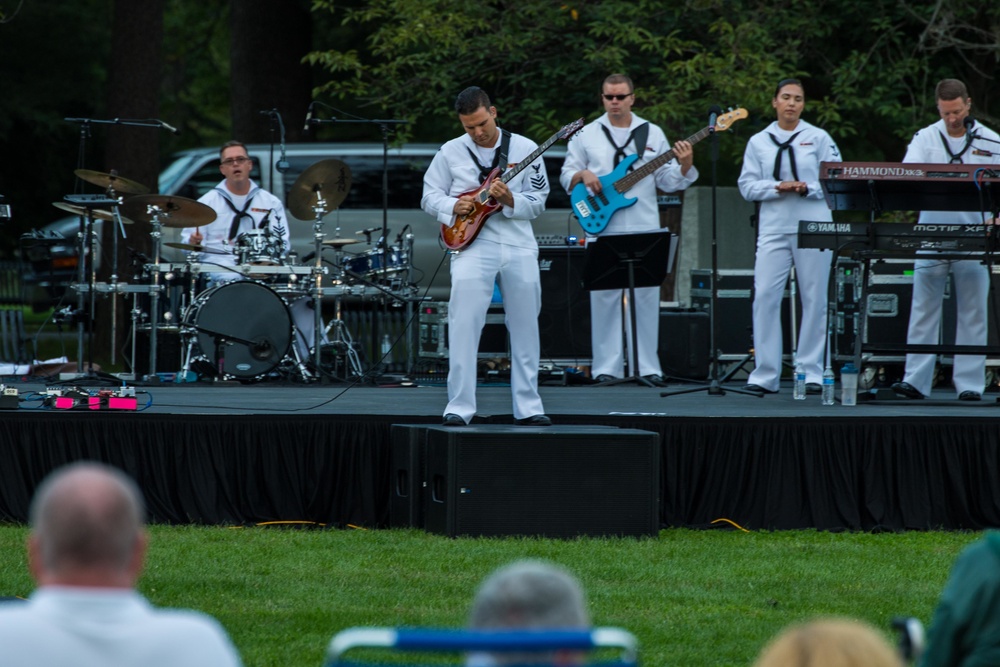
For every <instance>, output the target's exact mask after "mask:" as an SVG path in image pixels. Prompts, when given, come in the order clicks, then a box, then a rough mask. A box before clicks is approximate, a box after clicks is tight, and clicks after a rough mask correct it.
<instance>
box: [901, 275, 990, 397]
mask: <svg viewBox="0 0 1000 667" xmlns="http://www.w3.org/2000/svg"><path fill="white" fill-rule="evenodd" d="M949 271H950V272H951V273H952V274H953V275H954V276H955V279H954V284H955V298H956V299H957V303H956V306H957V310H958V322H957V323H956V328H955V344H956V345H986V341H987V338H986V298H987V294H988V293H989V286H990V277H989V273H988V272H987V271H986V267H985V266H984V265H983V264H982V263H980V262H978V261H975V260H939V259H918V260H916V261H915V262H914V263H913V302H912V305H911V306H910V326H909V329H908V330H907V333H906V342H907V343H914V344H924V345H933V344H936V343H938V342H939V340H940V330H941V303H942V300H943V299H944V288H945V284H946V283H947V280H948V273H949ZM936 359H937V355H934V354H908V355H906V375H905V376H904V377H903V381H904V382H908V383H910V384H911V385H913V386H914V387H915V388H916V389H917V391H919V392H920V393H921V394H923V395H924V396H929V395H930V393H931V384H932V382H933V380H934V362H935V361H936ZM952 382H953V383H954V385H955V393H956V394H961V393H962V392H963V391H975V392H979V393H980V394H981V393H983V388H984V387H985V385H986V356H985V355H979V354H962V355H955V366H954V368H953V371H952Z"/></svg>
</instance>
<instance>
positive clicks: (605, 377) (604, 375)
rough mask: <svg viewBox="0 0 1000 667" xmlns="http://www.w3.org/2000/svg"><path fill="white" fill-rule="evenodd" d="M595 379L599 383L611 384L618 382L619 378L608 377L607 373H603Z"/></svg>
mask: <svg viewBox="0 0 1000 667" xmlns="http://www.w3.org/2000/svg"><path fill="white" fill-rule="evenodd" d="M594 379H595V380H597V381H598V382H611V381H612V380H618V379H619V378H616V377H615V376H614V375H608V374H607V373H601V374H600V375H598V376H597V377H595V378H594Z"/></svg>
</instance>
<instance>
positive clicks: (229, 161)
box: [222, 155, 250, 167]
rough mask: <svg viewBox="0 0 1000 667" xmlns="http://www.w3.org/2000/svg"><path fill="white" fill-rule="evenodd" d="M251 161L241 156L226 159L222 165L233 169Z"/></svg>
mask: <svg viewBox="0 0 1000 667" xmlns="http://www.w3.org/2000/svg"><path fill="white" fill-rule="evenodd" d="M249 161H250V158H248V157H246V156H244V155H241V156H239V157H231V158H226V159H225V160H223V161H222V164H223V165H224V166H226V167H232V166H233V165H234V164H246V163H247V162H249Z"/></svg>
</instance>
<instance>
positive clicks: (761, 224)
mask: <svg viewBox="0 0 1000 667" xmlns="http://www.w3.org/2000/svg"><path fill="white" fill-rule="evenodd" d="M771 106H773V107H774V110H775V112H776V114H777V120H775V121H774V122H772V123H771V124H770V125H768V126H767V128H765V129H764V130H763V131H761V132H758V133H757V134H755V135H753V136H752V137H750V141H749V142H748V143H747V147H746V151H745V152H744V154H743V170H742V172H741V173H740V178H739V181H738V184H739V188H740V194H742V195H743V198H744V199H746V200H747V201H752V202H760V207H759V212H758V215H757V254H756V259H755V261H754V268H753V274H754V276H753V285H754V299H753V346H754V361H755V364H756V365H755V368H754V370H753V372H752V373H750V377H749V379H748V384H747V386H746V387H745V389H747V390H750V391H756V392H759V393H766V394H773V393H775V392H777V391H778V386H779V381H780V380H781V354H782V349H781V343H782V335H781V317H780V316H779V314H780V313H781V309H780V308H781V299H782V296H783V295H784V292H785V283H786V282H787V281H788V274H789V272H790V271H791V268H792V264H793V263H794V265H795V275H796V278H797V280H798V292H799V295H800V297H801V299H802V323H801V324H800V325H799V337H798V350H796V360H797V361H798V362H799V363H801V364H802V366H803V368H804V369H805V372H806V391H807V392H808V393H811V394H818V393H820V391H821V384H820V383H821V382H822V380H823V365H824V360H825V355H826V310H827V302H828V298H827V280H828V278H829V274H830V262H831V261H832V259H833V252H832V251H830V250H818V249H816V248H800V247H799V246H798V231H799V221H800V220H816V221H825V222H829V221H831V220H833V212H832V211H831V210H830V208H829V207H828V206H827V205H826V202H825V200H824V198H823V190H822V188H821V186H820V182H819V163H820V162H840V159H841V158H840V149H838V148H837V144H836V143H834V141H833V139H832V138H831V137H830V135H829V134H827V133H826V131H825V130H822V129H820V128H818V127H816V126H815V125H811V124H809V123H807V122H806V121H804V120H802V118H801V116H802V109H803V108H804V107H805V90H804V88H803V87H802V83H801V82H800V81H799V80H797V79H784V80H782V81H780V82H778V86H777V88H775V91H774V98H773V99H772V100H771Z"/></svg>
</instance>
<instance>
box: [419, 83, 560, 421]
mask: <svg viewBox="0 0 1000 667" xmlns="http://www.w3.org/2000/svg"><path fill="white" fill-rule="evenodd" d="M455 111H456V112H458V120H459V121H460V122H461V123H462V127H463V128H464V129H465V134H463V135H462V136H460V137H457V138H455V139H452V140H451V141H449V142H447V143H445V144H444V145H443V146H442V147H441V150H440V151H438V153H437V155H435V156H434V159H433V160H432V161H431V164H430V166H429V167H428V168H427V173H426V174H425V175H424V193H423V198H422V199H421V201H420V206H421V207H422V208H423V209H424V211H425V212H427V213H429V214H430V215H432V216H434V218H435V219H436V220H437V221H438V222H439V223H441V224H444V225H449V226H450V225H451V224H452V223H453V221H454V219H455V216H456V215H466V214H469V213H472V212H473V210H474V205H473V203H472V201H471V197H468V196H462V195H463V194H464V193H467V192H471V191H473V190H476V189H477V188H478V187H479V186H480V185H482V184H483V182H484V181H485V180H486V177H487V176H488V175H489V173H490V172H491V171H492V169H493V168H495V167H502V168H504V169H506V168H507V167H508V166H513V165H516V164H518V163H519V162H520V161H521V160H522V159H523V158H525V157H527V156H529V155H530V154H531V153H533V152H534V151H535V149H536V148H537V147H538V146H537V145H536V144H535V143H534V142H533V141H531V140H530V139H527V138H525V137H522V136H521V135H518V134H513V133H510V132H506V131H501V129H500V128H499V127H498V126H497V122H496V117H497V110H496V107H494V106H493V105H492V104H491V103H490V98H489V96H488V95H487V94H486V92H485V91H484V90H483V89H481V88H478V87H476V86H472V87H470V88H466V89H465V90H463V91H462V92H461V93H459V95H458V98H457V99H456V100H455ZM489 193H490V196H491V197H492V198H493V199H495V200H496V201H498V202H499V203H500V204H502V205H503V208H502V210H501V211H500V212H499V213H497V214H496V215H493V216H492V217H490V218H489V219H488V220H487V221H486V222H485V224H484V225H483V227H482V230H481V231H480V232H479V235H478V237H477V238H476V240H475V241H474V242H473V243H472V244H471V245H469V246H467V247H466V248H464V249H462V250H461V251H459V252H455V253H453V254H452V256H451V298H450V300H449V302H448V345H449V351H448V355H449V356H448V363H449V368H448V405H447V406H446V407H445V410H444V422H443V423H444V425H445V426H465V425H466V424H468V423H469V422H470V421H471V419H472V417H473V416H474V415H475V414H476V366H477V363H476V362H477V356H476V355H477V352H478V349H479V338H480V335H481V334H482V331H483V326H484V325H485V324H486V313H487V310H488V309H489V305H490V301H491V299H492V297H493V285H494V283H495V284H496V285H498V286H499V288H500V293H501V295H502V296H503V305H504V321H505V323H506V325H507V330H508V332H509V333H510V353H511V394H512V397H513V403H514V420H515V423H516V424H519V425H523V426H549V425H550V424H551V423H552V421H551V420H550V419H549V418H548V416H546V415H545V410H544V409H543V407H542V399H541V397H540V396H539V394H538V365H539V361H540V357H541V349H540V347H541V346H540V343H539V338H538V314H539V312H540V311H541V307H542V288H541V279H540V277H539V268H538V242H537V241H536V240H535V235H534V230H533V229H532V226H531V221H532V220H533V219H534V218H536V217H538V215H539V214H541V213H542V211H544V210H545V199H546V198H547V197H548V195H549V183H548V178H547V177H546V174H545V166H544V163H543V161H542V159H541V158H538V159H536V160H535V162H534V163H533V164H531V165H530V166H529V167H528V168H527V169H525V170H523V171H522V172H521V173H519V174H518V175H517V176H515V177H514V178H512V179H511V180H510V182H508V183H504V182H503V181H502V180H501V179H499V178H496V179H494V180H493V182H492V183H491V184H490V187H489Z"/></svg>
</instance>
